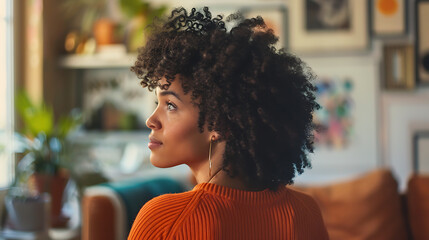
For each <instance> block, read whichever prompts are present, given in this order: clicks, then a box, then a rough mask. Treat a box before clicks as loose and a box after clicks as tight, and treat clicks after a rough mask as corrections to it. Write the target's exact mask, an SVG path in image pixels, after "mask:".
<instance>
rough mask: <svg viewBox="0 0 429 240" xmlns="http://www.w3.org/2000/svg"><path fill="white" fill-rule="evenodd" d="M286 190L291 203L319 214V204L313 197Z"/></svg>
mask: <svg viewBox="0 0 429 240" xmlns="http://www.w3.org/2000/svg"><path fill="white" fill-rule="evenodd" d="M286 189H287V193H288V194H287V195H288V196H289V199H290V200H291V202H293V203H295V204H296V205H300V206H302V207H304V209H308V210H310V211H313V212H317V213H320V207H319V204H318V203H317V202H316V201H315V200H314V198H313V197H311V196H310V195H308V194H306V193H304V192H301V191H299V190H296V189H294V188H291V187H286Z"/></svg>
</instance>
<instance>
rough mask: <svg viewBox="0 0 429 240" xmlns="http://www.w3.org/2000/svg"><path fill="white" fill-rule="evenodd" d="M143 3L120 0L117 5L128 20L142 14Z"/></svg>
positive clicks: (134, 0)
mask: <svg viewBox="0 0 429 240" xmlns="http://www.w3.org/2000/svg"><path fill="white" fill-rule="evenodd" d="M144 4H145V3H144V2H143V1H142V0H120V1H119V5H120V7H121V10H122V12H123V13H124V14H125V15H126V16H127V17H129V18H133V17H135V16H137V15H139V14H141V13H142V11H143V10H144V9H143V8H144Z"/></svg>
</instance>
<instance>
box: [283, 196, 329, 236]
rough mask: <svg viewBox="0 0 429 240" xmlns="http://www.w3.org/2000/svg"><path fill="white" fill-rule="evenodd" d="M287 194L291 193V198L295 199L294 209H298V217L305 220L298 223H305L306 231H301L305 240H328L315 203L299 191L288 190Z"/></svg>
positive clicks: (320, 214)
mask: <svg viewBox="0 0 429 240" xmlns="http://www.w3.org/2000/svg"><path fill="white" fill-rule="evenodd" d="M288 190H289V192H291V193H293V194H292V196H293V197H294V198H295V200H296V202H297V203H298V204H299V205H297V206H295V209H300V211H299V212H300V213H301V214H299V215H300V217H304V218H305V220H304V219H303V220H300V222H305V223H306V225H307V226H304V227H308V229H307V230H306V231H305V229H302V231H299V232H303V233H306V234H307V235H308V236H306V237H305V239H320V240H329V235H328V231H327V229H326V226H325V222H324V220H323V216H322V212H321V211H320V207H319V205H318V204H317V202H316V201H315V200H314V199H313V198H312V197H311V196H309V195H307V194H305V193H302V192H300V191H295V190H292V189H288Z"/></svg>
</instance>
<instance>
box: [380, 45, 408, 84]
mask: <svg viewBox="0 0 429 240" xmlns="http://www.w3.org/2000/svg"><path fill="white" fill-rule="evenodd" d="M383 55H384V78H385V87H386V89H413V88H414V82H415V81H414V49H413V46H412V45H406V44H402V45H386V46H384V50H383Z"/></svg>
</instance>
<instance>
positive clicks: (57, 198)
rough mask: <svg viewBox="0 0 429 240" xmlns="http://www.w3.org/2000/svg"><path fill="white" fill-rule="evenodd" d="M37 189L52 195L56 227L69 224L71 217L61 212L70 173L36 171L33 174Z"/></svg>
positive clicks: (53, 222) (53, 218) (53, 225)
mask: <svg viewBox="0 0 429 240" xmlns="http://www.w3.org/2000/svg"><path fill="white" fill-rule="evenodd" d="M33 179H34V183H35V187H36V190H37V191H38V192H39V193H49V194H50V195H51V223H52V227H54V228H62V227H65V226H66V225H67V222H68V220H69V217H67V216H64V215H63V214H62V212H61V209H62V206H63V194H64V189H65V187H66V185H67V182H68V180H69V175H68V174H67V173H65V172H61V171H59V173H58V174H57V175H49V174H40V173H35V174H34V175H33Z"/></svg>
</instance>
